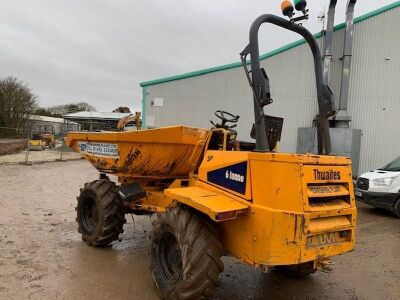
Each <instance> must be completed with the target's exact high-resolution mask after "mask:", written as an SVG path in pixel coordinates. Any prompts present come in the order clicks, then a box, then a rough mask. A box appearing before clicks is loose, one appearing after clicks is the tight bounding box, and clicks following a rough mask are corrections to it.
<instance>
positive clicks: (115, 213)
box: [76, 179, 126, 246]
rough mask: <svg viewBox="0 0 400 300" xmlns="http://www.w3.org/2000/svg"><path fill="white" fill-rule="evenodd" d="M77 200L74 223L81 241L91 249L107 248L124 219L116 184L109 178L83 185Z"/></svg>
mask: <svg viewBox="0 0 400 300" xmlns="http://www.w3.org/2000/svg"><path fill="white" fill-rule="evenodd" d="M77 199H78V205H77V207H76V212H77V217H76V222H77V223H78V231H79V233H81V235H82V240H83V241H85V242H86V243H87V244H88V245H90V246H107V245H108V244H110V243H111V242H113V241H115V240H118V239H119V235H120V234H121V233H122V232H123V225H124V223H126V220H125V211H124V207H123V204H122V199H121V198H120V197H119V195H118V193H117V189H116V185H115V183H113V182H111V181H110V180H108V179H100V180H96V181H93V182H90V183H86V184H85V186H84V187H83V188H82V189H81V194H80V195H79V197H78V198H77Z"/></svg>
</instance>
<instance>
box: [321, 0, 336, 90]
mask: <svg viewBox="0 0 400 300" xmlns="http://www.w3.org/2000/svg"><path fill="white" fill-rule="evenodd" d="M336 3H337V0H331V1H330V3H329V10H328V20H327V24H326V32H325V38H324V57H323V59H324V73H323V79H324V83H325V84H326V85H329V80H330V72H331V62H332V38H333V25H334V23H335V8H336Z"/></svg>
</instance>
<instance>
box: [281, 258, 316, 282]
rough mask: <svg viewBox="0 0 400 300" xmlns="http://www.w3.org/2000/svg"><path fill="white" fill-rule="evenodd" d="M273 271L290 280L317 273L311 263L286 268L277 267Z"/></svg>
mask: <svg viewBox="0 0 400 300" xmlns="http://www.w3.org/2000/svg"><path fill="white" fill-rule="evenodd" d="M275 271H277V272H278V273H281V274H283V275H285V276H287V277H292V278H303V277H306V276H309V275H311V274H314V273H315V272H316V271H317V268H316V267H315V264H314V262H313V261H310V262H306V263H302V264H298V265H287V266H277V267H275Z"/></svg>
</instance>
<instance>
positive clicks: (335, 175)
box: [313, 169, 340, 180]
mask: <svg viewBox="0 0 400 300" xmlns="http://www.w3.org/2000/svg"><path fill="white" fill-rule="evenodd" d="M313 171H314V179H315V180H340V171H334V170H328V171H320V170H318V169H314V170H313Z"/></svg>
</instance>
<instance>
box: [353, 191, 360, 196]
mask: <svg viewBox="0 0 400 300" xmlns="http://www.w3.org/2000/svg"><path fill="white" fill-rule="evenodd" d="M354 194H356V196H357V197H362V193H361V192H360V191H355V192H354Z"/></svg>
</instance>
